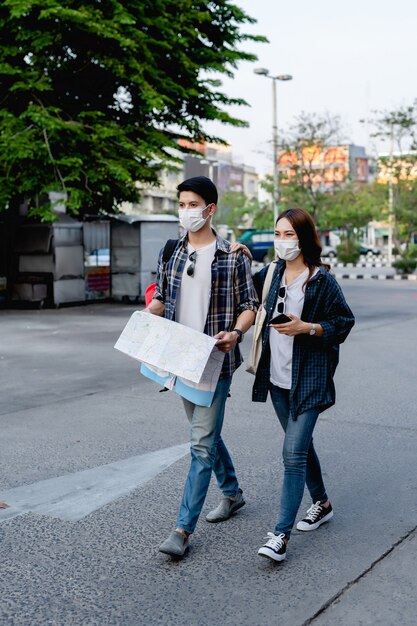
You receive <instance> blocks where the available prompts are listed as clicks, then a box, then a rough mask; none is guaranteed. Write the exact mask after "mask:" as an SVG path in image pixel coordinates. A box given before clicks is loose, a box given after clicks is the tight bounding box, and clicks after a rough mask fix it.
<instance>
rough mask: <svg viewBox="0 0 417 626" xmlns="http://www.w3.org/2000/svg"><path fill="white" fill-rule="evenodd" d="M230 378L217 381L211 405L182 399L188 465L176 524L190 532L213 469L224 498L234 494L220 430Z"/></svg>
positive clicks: (230, 465)
mask: <svg viewBox="0 0 417 626" xmlns="http://www.w3.org/2000/svg"><path fill="white" fill-rule="evenodd" d="M231 382H232V377H230V378H226V379H224V380H219V382H218V383H217V387H216V391H215V394H214V397H213V402H212V405H211V407H204V406H199V405H197V404H193V403H192V402H189V401H188V400H184V399H183V403H184V407H185V412H186V414H187V417H188V420H189V422H190V424H191V465H190V469H189V472H188V476H187V480H186V482H185V487H184V494H183V496H182V501H181V506H180V510H179V513H178V517H177V522H176V527H177V528H182V529H183V530H185V531H187V532H188V533H190V534H191V533H192V532H194V529H195V527H196V524H197V520H198V518H199V515H200V513H201V509H202V508H203V504H204V500H205V498H206V495H207V491H208V487H209V484H210V479H211V473H212V471H214V473H215V475H216V479H217V484H218V486H219V488H220V489H221V491H222V492H223V495H224V496H225V497H230V496H231V497H233V496H235V495H236V494H237V492H238V489H239V484H238V482H237V478H236V473H235V468H234V467H233V463H232V459H231V458H230V455H229V453H228V451H227V448H226V446H225V445H224V443H223V440H222V438H221V437H220V433H221V430H222V426H223V418H224V410H225V405H226V399H227V394H228V393H229V389H230V385H231Z"/></svg>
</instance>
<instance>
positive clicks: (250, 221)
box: [216, 191, 273, 230]
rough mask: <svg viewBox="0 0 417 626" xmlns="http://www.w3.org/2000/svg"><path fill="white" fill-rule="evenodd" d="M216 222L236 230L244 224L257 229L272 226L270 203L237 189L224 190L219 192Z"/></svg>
mask: <svg viewBox="0 0 417 626" xmlns="http://www.w3.org/2000/svg"><path fill="white" fill-rule="evenodd" d="M216 221H217V222H218V223H222V224H227V225H228V226H230V228H233V229H234V230H238V229H241V228H244V227H246V226H249V227H252V226H253V227H254V228H258V229H265V228H268V229H270V228H272V227H273V212H272V205H271V204H268V203H262V202H259V200H257V199H256V198H251V199H250V198H248V197H247V196H246V195H245V194H244V193H242V192H238V191H226V192H225V193H223V194H221V196H220V202H219V208H218V210H217V214H216Z"/></svg>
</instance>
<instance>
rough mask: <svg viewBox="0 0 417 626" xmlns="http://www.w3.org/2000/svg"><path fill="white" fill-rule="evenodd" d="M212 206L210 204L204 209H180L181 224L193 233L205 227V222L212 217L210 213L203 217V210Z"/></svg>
mask: <svg viewBox="0 0 417 626" xmlns="http://www.w3.org/2000/svg"><path fill="white" fill-rule="evenodd" d="M208 206H210V205H209V204H208V205H207V206H205V207H204V208H203V209H201V208H200V207H198V208H197V209H178V217H179V219H180V224H181V226H182V227H183V228H185V230H189V231H190V232H192V233H196V232H197V231H198V230H200V229H201V228H203V226H204V224H205V223H206V221H207V220H208V218H209V217H210V213H209V214H208V215H207V217H205V218H204V217H203V212H204V211H205V210H206V209H207V207H208Z"/></svg>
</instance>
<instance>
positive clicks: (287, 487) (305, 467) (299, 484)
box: [270, 384, 328, 538]
mask: <svg viewBox="0 0 417 626" xmlns="http://www.w3.org/2000/svg"><path fill="white" fill-rule="evenodd" d="M270 393H271V400H272V404H273V406H274V409H275V412H276V414H277V416H278V419H279V421H280V423H281V426H282V428H283V429H284V432H285V437H284V446H283V451H282V457H283V461H284V484H283V487H282V494H281V505H280V511H279V515H278V520H277V523H276V526H275V534H277V535H278V534H280V533H284V535H285V536H286V537H287V538H289V537H290V534H291V530H292V527H293V526H294V522H295V518H296V515H297V511H298V509H299V507H300V504H301V500H302V498H303V493H304V485H305V484H307V488H308V490H309V492H310V495H311V498H312V500H313V502H318V501H320V502H327V499H328V498H327V494H326V489H325V487H324V483H323V478H322V475H321V468H320V461H319V459H318V456H317V454H316V451H315V450H314V446H313V430H314V427H315V425H316V422H317V418H318V415H319V413H318V411H317V409H310V410H309V411H306V412H305V413H301V415H298V416H297V419H296V420H293V419H291V418H290V417H289V395H290V391H289V389H281V388H280V387H277V386H276V385H272V384H271V386H270Z"/></svg>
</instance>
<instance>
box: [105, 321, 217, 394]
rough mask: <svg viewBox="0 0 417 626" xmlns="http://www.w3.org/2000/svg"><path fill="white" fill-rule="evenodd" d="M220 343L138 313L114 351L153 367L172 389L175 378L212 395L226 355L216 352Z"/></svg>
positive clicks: (183, 327)
mask: <svg viewBox="0 0 417 626" xmlns="http://www.w3.org/2000/svg"><path fill="white" fill-rule="evenodd" d="M216 341H217V340H216V339H214V338H213V337H209V336H208V335H205V334H204V333H200V332H198V331H197V330H194V329H193V328H189V327H188V326H182V325H181V324H178V323H177V322H171V321H169V320H167V319H165V318H164V317H160V316H158V315H152V314H151V313H144V312H142V311H135V313H133V315H132V316H131V317H130V319H129V321H128V323H127V324H126V326H125V328H124V329H123V332H122V334H121V335H120V337H119V339H118V340H117V342H116V344H115V346H114V347H115V348H116V350H120V352H123V353H124V354H127V355H128V356H130V357H132V358H134V359H136V360H137V361H141V362H142V363H144V364H145V365H147V366H151V370H153V371H154V373H155V374H156V375H157V377H158V382H159V380H160V379H161V380H163V381H164V382H163V384H165V386H167V387H169V388H172V387H173V385H174V384H175V380H173V377H178V378H179V379H181V383H182V384H185V385H186V386H187V387H190V388H193V389H199V388H200V387H201V389H202V391H203V390H204V391H209V392H211V391H214V389H215V387H216V385H217V381H218V378H219V375H220V372H221V368H222V364H223V359H224V353H223V352H220V351H219V350H218V349H217V348H215V344H216ZM155 368H157V370H156V371H155ZM143 373H145V372H143ZM145 375H147V374H146V373H145ZM178 392H179V393H181V392H180V391H178ZM181 395H183V394H182V393H181Z"/></svg>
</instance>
